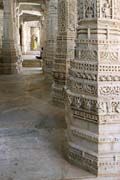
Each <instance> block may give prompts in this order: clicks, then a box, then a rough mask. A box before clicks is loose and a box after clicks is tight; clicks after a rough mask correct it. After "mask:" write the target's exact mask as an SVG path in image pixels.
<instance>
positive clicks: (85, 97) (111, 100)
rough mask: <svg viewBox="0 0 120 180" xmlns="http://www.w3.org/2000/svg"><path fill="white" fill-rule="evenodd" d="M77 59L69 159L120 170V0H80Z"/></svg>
mask: <svg viewBox="0 0 120 180" xmlns="http://www.w3.org/2000/svg"><path fill="white" fill-rule="evenodd" d="M78 14H79V17H78V28H77V40H76V47H77V49H76V58H75V60H73V61H71V63H70V70H69V80H68V89H67V102H66V121H67V147H66V155H67V158H68V159H69V160H70V161H71V162H73V163H74V164H76V165H79V166H81V167H83V168H85V169H87V170H88V171H91V172H92V173H94V174H97V175H109V176H110V175H117V174H119V173H120V1H118V0H109V1H106V0H84V1H83V0H78Z"/></svg>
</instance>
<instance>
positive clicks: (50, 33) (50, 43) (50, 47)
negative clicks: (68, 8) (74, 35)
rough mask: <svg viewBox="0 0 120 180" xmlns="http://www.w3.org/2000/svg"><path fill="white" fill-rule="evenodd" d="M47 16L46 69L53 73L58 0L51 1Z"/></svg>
mask: <svg viewBox="0 0 120 180" xmlns="http://www.w3.org/2000/svg"><path fill="white" fill-rule="evenodd" d="M47 16H48V20H47V42H46V43H47V44H46V56H45V59H44V71H45V72H50V73H52V68H53V61H54V56H55V50H56V38H57V30H58V0H50V1H49V4H48V15H47Z"/></svg>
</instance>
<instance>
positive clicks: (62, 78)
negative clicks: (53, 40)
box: [53, 0, 77, 105]
mask: <svg viewBox="0 0 120 180" xmlns="http://www.w3.org/2000/svg"><path fill="white" fill-rule="evenodd" d="M76 9H77V1H75V0H59V1H58V36H57V48H56V54H55V61H54V66H53V81H54V82H53V101H54V102H55V103H56V104H60V105H64V100H65V92H64V87H65V85H66V77H67V69H68V67H69V61H70V59H74V48H75V38H76V18H77V10H76Z"/></svg>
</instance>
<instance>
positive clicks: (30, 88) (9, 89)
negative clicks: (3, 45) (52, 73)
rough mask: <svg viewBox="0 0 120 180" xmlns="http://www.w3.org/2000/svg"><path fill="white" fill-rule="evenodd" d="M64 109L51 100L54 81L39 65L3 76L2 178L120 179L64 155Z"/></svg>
mask: <svg viewBox="0 0 120 180" xmlns="http://www.w3.org/2000/svg"><path fill="white" fill-rule="evenodd" d="M65 129H66V124H65V119H64V111H63V110H62V109H60V107H59V108H58V107H56V106H54V105H53V104H52V101H51V81H50V79H49V78H48V77H46V76H44V75H43V74H42V73H41V71H40V70H39V69H34V68H31V69H24V70H23V72H22V73H21V74H19V75H6V76H5V75H4V76H2V75H1V76H0V180H60V179H61V180H63V179H67V180H73V179H74V180H78V179H84V180H94V179H95V180H96V179H97V180H98V179H99V180H103V179H104V180H120V178H119V177H111V178H110V177H103V178H95V176H93V175H91V174H90V173H88V172H86V171H84V170H82V169H80V168H77V167H75V166H72V165H71V164H69V163H68V162H67V161H66V160H65V159H64V158H63V153H62V144H63V141H64V131H65Z"/></svg>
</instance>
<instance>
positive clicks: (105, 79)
mask: <svg viewBox="0 0 120 180" xmlns="http://www.w3.org/2000/svg"><path fill="white" fill-rule="evenodd" d="M14 2H15V0H11V1H9V0H4V7H5V8H4V26H3V32H4V34H3V43H2V56H1V57H0V72H2V73H11V72H17V71H18V69H19V68H18V66H19V64H18V61H17V60H18V56H17V53H16V52H17V51H16V43H15V40H16V37H15V32H14V30H15V28H14V22H15V19H14V16H13V15H14V14H13V10H14V5H15V3H14ZM54 2H57V1H56V0H54ZM53 5H54V3H53V0H51V3H49V7H48V8H50V9H49V11H48V18H49V19H48V22H49V23H48V37H47V38H48V39H47V42H46V47H47V48H48V47H50V49H49V50H48V49H47V50H46V55H45V60H44V63H45V65H44V66H45V68H46V71H49V72H52V73H53V87H52V88H53V101H54V102H55V103H56V104H62V105H63V106H65V112H66V116H65V118H66V122H67V133H66V143H65V154H66V157H67V159H69V160H70V161H71V162H72V163H74V164H76V165H79V166H81V167H83V168H85V169H87V170H89V171H91V172H92V173H94V174H96V175H110V174H112V175H117V174H119V172H120V135H119V134H120V76H119V72H120V11H119V7H120V2H119V0H109V1H106V0H89V1H88V0H84V1H83V0H58V6H56V7H58V10H57V11H58V16H57V11H56V14H55V15H53V14H54V13H51V10H53ZM54 12H55V11H54ZM51 17H54V18H51ZM57 17H58V30H57V29H56V27H57V23H55V31H54V28H53V25H54V21H55V22H57ZM49 28H50V29H49ZM51 28H53V29H52V30H51ZM56 30H57V35H56V34H55V36H53V34H54V33H53V32H55V33H56ZM51 31H53V32H51ZM54 42H55V43H54ZM55 46H56V47H55Z"/></svg>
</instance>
